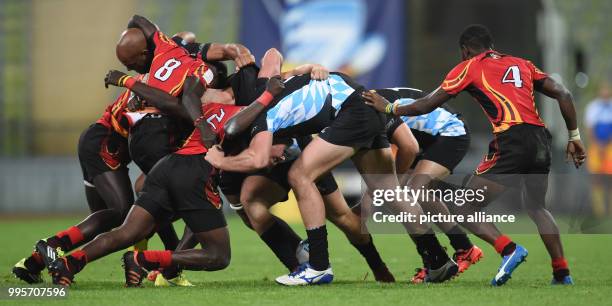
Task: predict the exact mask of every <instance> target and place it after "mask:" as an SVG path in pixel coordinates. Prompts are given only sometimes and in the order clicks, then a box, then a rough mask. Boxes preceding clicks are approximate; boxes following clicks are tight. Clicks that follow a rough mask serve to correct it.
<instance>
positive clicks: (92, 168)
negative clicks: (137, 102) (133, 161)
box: [78, 123, 130, 186]
mask: <svg viewBox="0 0 612 306" xmlns="http://www.w3.org/2000/svg"><path fill="white" fill-rule="evenodd" d="M127 144H128V142H127V139H125V138H124V137H123V136H121V135H119V134H117V133H116V132H114V131H113V130H112V129H110V128H107V127H105V126H103V125H102V124H99V123H94V124H92V125H90V126H89V128H87V129H86V130H85V131H83V133H82V134H81V137H80V138H79V146H78V155H79V163H80V164H81V170H82V171H83V180H84V181H85V184H88V185H91V186H93V179H94V178H95V177H96V176H98V175H99V174H102V173H104V172H106V171H123V170H125V171H127V164H129V163H130V155H129V153H128V147H127Z"/></svg>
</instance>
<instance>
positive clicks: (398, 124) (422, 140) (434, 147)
mask: <svg viewBox="0 0 612 306" xmlns="http://www.w3.org/2000/svg"><path fill="white" fill-rule="evenodd" d="M376 92H377V93H378V94H379V95H381V96H383V97H384V98H385V99H387V100H388V101H393V102H397V103H399V104H400V105H404V104H410V103H413V102H414V101H415V99H417V98H421V97H423V96H424V95H425V94H424V93H423V91H421V90H419V89H414V88H406V87H396V88H384V89H377V90H376ZM387 138H388V139H389V141H390V142H391V143H392V144H394V145H396V146H397V153H396V157H395V166H396V171H397V174H398V177H399V181H400V184H401V185H408V186H410V187H411V188H413V189H419V188H421V187H422V186H428V185H429V184H430V183H431V182H432V180H442V179H444V178H445V177H447V176H448V175H450V174H451V173H452V172H453V170H454V169H455V167H456V166H457V165H458V164H459V163H460V162H461V160H463V158H464V157H465V155H466V153H467V150H468V148H469V146H470V134H469V131H468V128H467V125H466V124H465V123H464V122H463V120H462V119H461V115H460V114H458V113H455V112H453V111H452V110H451V109H449V108H448V107H447V106H444V107H438V108H436V109H435V110H434V111H432V112H431V113H428V114H423V115H420V116H414V117H408V116H389V122H388V123H387ZM414 142H416V144H414ZM415 147H416V150H415ZM419 148H420V152H419ZM422 207H423V210H425V211H426V212H431V213H442V214H447V215H448V214H450V212H449V210H448V208H447V207H445V206H444V205H441V203H435V202H431V203H422ZM436 225H437V226H438V227H439V228H440V229H441V230H442V231H443V232H444V233H445V234H446V236H447V237H448V238H449V240H450V244H451V246H452V247H453V248H454V249H455V254H454V255H453V259H454V260H455V262H456V263H457V265H458V266H459V273H463V272H464V271H465V270H467V269H468V268H469V267H470V265H472V264H475V263H476V262H478V261H479V260H480V259H481V258H482V250H481V249H480V248H479V247H477V246H475V245H474V244H472V242H471V241H470V238H469V237H468V236H467V234H466V233H465V232H464V231H463V230H462V229H461V228H460V227H459V225H458V224H457V223H455V222H443V223H436ZM426 274H427V271H426V268H424V267H423V268H419V269H417V270H416V274H415V275H414V276H413V278H412V280H411V281H412V283H421V282H423V281H424V280H425V276H426Z"/></svg>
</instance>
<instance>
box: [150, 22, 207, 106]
mask: <svg viewBox="0 0 612 306" xmlns="http://www.w3.org/2000/svg"><path fill="white" fill-rule="evenodd" d="M153 44H154V51H153V61H152V62H151V68H150V69H149V79H148V81H147V84H148V85H149V86H151V87H155V88H158V89H161V90H163V91H165V92H167V93H169V94H170V95H172V96H175V97H176V96H179V95H180V94H181V92H182V90H183V84H184V83H185V79H186V78H187V77H188V76H196V77H197V78H198V79H199V80H200V81H201V82H202V84H203V85H204V86H208V84H210V82H211V81H212V79H213V74H212V72H211V71H209V70H208V67H207V66H206V64H205V63H204V62H203V61H202V60H201V59H197V58H193V57H191V56H189V53H188V52H187V51H186V50H185V49H184V48H182V47H181V46H179V45H178V44H176V43H175V42H174V41H173V40H172V39H170V38H168V37H167V36H166V35H164V33H162V32H160V31H157V32H155V34H153Z"/></svg>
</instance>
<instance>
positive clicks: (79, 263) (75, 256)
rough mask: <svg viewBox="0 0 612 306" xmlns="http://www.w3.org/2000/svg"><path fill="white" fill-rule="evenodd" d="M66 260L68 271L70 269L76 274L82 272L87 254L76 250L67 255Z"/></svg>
mask: <svg viewBox="0 0 612 306" xmlns="http://www.w3.org/2000/svg"><path fill="white" fill-rule="evenodd" d="M66 259H67V260H68V265H69V266H70V269H72V272H74V273H77V272H79V271H81V270H83V268H84V267H85V265H86V264H87V253H85V251H83V250H76V251H74V252H72V253H71V254H70V255H68V257H66Z"/></svg>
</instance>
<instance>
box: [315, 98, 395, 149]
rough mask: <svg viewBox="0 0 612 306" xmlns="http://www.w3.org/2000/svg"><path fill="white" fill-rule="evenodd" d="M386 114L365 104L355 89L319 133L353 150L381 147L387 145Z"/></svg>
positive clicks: (322, 137)
mask: <svg viewBox="0 0 612 306" xmlns="http://www.w3.org/2000/svg"><path fill="white" fill-rule="evenodd" d="M386 123H387V116H386V115H385V114H383V113H379V112H378V111H376V110H375V109H374V108H372V107H370V106H367V105H366V104H365V103H364V102H363V98H362V97H361V91H359V90H357V91H355V92H354V93H353V94H351V95H350V96H349V97H348V100H347V101H346V102H344V103H343V104H342V108H341V109H340V111H339V112H338V114H337V115H336V118H335V119H334V120H333V121H332V123H331V125H330V126H328V127H326V128H324V129H323V130H322V131H321V132H320V133H319V137H321V139H323V140H325V141H327V142H329V143H332V144H335V145H339V146H345V147H353V148H356V149H359V150H361V149H366V150H375V149H384V148H388V147H389V140H388V139H387V135H386V133H385V126H386Z"/></svg>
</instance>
